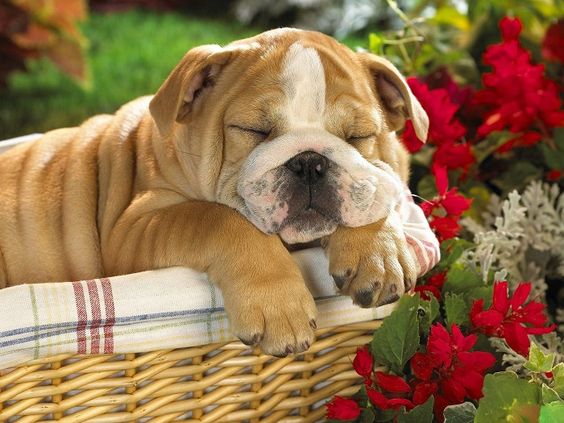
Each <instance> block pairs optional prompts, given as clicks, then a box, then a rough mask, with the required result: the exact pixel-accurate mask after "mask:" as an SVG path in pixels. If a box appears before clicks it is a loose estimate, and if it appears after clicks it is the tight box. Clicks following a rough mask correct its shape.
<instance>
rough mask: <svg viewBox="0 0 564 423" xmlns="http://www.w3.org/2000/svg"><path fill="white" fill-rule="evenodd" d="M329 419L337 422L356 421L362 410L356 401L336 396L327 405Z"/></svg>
mask: <svg viewBox="0 0 564 423" xmlns="http://www.w3.org/2000/svg"><path fill="white" fill-rule="evenodd" d="M326 407H327V418H329V419H335V420H355V419H356V418H357V417H358V416H360V412H361V408H360V406H359V405H358V404H357V403H356V401H354V400H352V399H349V398H343V397H339V396H336V397H334V398H333V399H332V400H331V401H330V402H328V403H327V404H326Z"/></svg>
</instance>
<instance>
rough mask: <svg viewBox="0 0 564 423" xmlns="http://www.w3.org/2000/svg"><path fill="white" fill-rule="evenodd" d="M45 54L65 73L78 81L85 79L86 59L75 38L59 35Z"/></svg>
mask: <svg viewBox="0 0 564 423" xmlns="http://www.w3.org/2000/svg"><path fill="white" fill-rule="evenodd" d="M45 54H46V55H47V57H49V58H50V59H51V60H52V61H53V63H55V64H56V65H57V66H58V67H59V68H60V69H61V70H63V71H64V72H65V73H67V74H69V75H70V76H72V77H73V78H75V79H78V80H79V81H82V82H84V81H85V80H86V61H85V59H84V55H83V52H82V47H81V45H80V44H79V43H78V42H77V41H76V40H71V39H67V38H64V37H61V38H60V39H59V40H58V41H57V43H56V44H54V45H53V46H52V47H49V48H48V49H46V50H45Z"/></svg>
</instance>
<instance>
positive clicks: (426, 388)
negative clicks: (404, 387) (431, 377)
mask: <svg viewBox="0 0 564 423" xmlns="http://www.w3.org/2000/svg"><path fill="white" fill-rule="evenodd" d="M437 389H439V388H438V386H437V384H436V383H435V382H419V383H418V384H417V385H415V387H414V388H413V403H414V404H416V405H419V404H423V403H424V402H425V401H427V400H428V399H429V397H430V396H431V395H434V394H435V393H436V392H437Z"/></svg>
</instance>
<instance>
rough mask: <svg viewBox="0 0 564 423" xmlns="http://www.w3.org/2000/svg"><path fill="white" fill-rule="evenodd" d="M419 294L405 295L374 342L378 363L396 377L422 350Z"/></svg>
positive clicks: (374, 352) (377, 333)
mask: <svg viewBox="0 0 564 423" xmlns="http://www.w3.org/2000/svg"><path fill="white" fill-rule="evenodd" d="M419 301H420V300H419V296H418V295H414V296H411V295H404V296H403V297H402V298H401V299H400V301H399V303H398V306H397V307H396V309H395V310H394V311H393V312H392V314H390V315H389V316H388V317H387V318H386V319H385V320H384V322H383V323H382V326H380V327H379V328H378V329H377V330H376V332H374V338H373V339H372V353H373V354H374V358H375V360H376V361H377V362H378V363H380V364H383V365H385V366H387V367H388V368H390V370H392V372H394V373H396V374H400V375H401V374H402V372H403V368H404V366H405V364H406V363H407V361H408V360H409V359H410V358H411V357H412V356H413V354H415V351H417V347H419V320H418V318H417V312H418V310H419Z"/></svg>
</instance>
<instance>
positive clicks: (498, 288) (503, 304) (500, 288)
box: [492, 281, 509, 316]
mask: <svg viewBox="0 0 564 423" xmlns="http://www.w3.org/2000/svg"><path fill="white" fill-rule="evenodd" d="M492 308H493V309H495V310H497V311H499V312H500V313H501V314H502V315H503V316H505V314H506V313H507V311H508V310H509V301H508V298H507V282H506V281H503V282H496V283H495V284H494V290H493V304H492Z"/></svg>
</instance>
